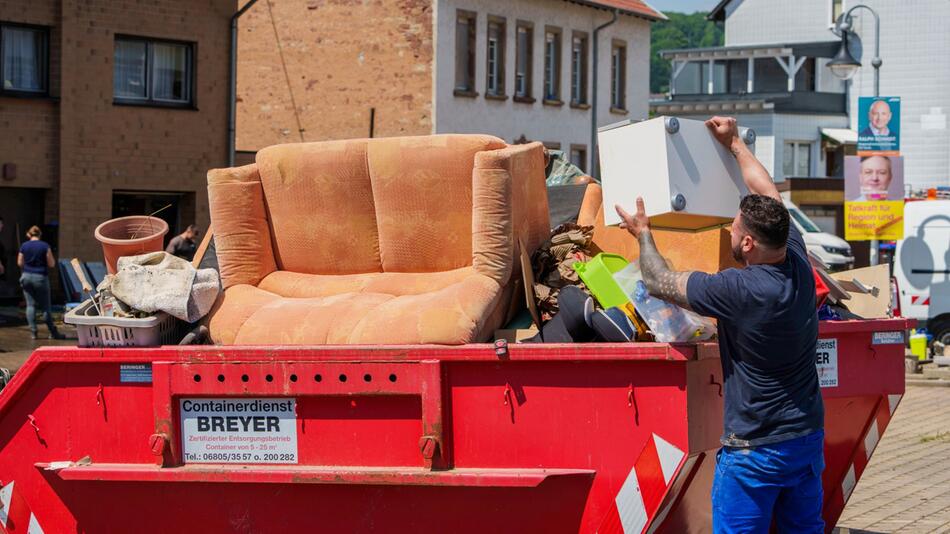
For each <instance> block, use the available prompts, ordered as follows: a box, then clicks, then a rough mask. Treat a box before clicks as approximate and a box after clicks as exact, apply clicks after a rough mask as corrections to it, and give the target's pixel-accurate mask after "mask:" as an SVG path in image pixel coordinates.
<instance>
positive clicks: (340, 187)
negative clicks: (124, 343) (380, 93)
mask: <svg viewBox="0 0 950 534" xmlns="http://www.w3.org/2000/svg"><path fill="white" fill-rule="evenodd" d="M208 195H209V200H210V208H211V221H212V228H213V231H214V238H215V248H216V251H217V256H218V264H219V268H220V272H221V278H222V283H223V286H224V293H223V296H222V297H221V298H220V299H219V301H218V303H217V304H216V306H215V308H214V310H213V311H212V313H211V317H210V321H209V329H210V332H211V337H212V339H213V340H214V341H215V342H216V343H219V344H298V345H299V344H417V343H436V344H448V345H454V344H463V343H469V342H479V341H486V340H488V339H489V338H490V337H491V335H492V333H493V331H494V330H495V329H496V328H498V327H499V326H501V325H502V323H503V322H504V321H505V320H506V318H507V316H508V315H509V313H510V310H511V308H512V299H513V298H514V295H515V291H514V289H515V285H516V282H517V281H518V280H519V279H520V272H521V269H520V266H519V265H520V264H519V261H518V258H519V254H520V248H519V243H524V246H525V247H526V248H527V249H528V251H529V252H530V251H532V250H534V249H535V248H536V247H537V246H539V245H540V244H541V243H542V242H543V241H544V240H545V239H546V238H547V237H548V233H549V230H550V229H549V223H548V205H547V193H546V190H545V185H544V159H543V152H542V146H541V144H540V143H531V144H527V145H513V146H508V145H506V144H505V142H504V141H502V140H501V139H498V138H495V137H491V136H484V135H436V136H423V137H402V138H384V139H355V140H347V141H330V142H322V143H297V144H286V145H276V146H272V147H268V148H265V149H263V150H261V151H260V152H258V154H257V158H256V162H255V163H253V164H250V165H246V166H243V167H235V168H229V169H214V170H211V171H209V173H208Z"/></svg>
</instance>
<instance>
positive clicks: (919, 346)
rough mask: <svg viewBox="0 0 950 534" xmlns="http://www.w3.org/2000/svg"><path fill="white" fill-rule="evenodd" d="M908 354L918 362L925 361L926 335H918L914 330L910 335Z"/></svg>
mask: <svg viewBox="0 0 950 534" xmlns="http://www.w3.org/2000/svg"><path fill="white" fill-rule="evenodd" d="M910 352H911V353H912V354H913V355H914V356H917V359H918V360H926V359H927V334H918V333H916V330H915V331H913V333H911V335H910Z"/></svg>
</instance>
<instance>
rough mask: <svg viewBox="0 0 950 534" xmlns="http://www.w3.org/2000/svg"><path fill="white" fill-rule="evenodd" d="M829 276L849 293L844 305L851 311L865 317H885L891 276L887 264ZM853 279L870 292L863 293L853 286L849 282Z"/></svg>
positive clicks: (889, 301) (889, 298) (889, 294)
mask: <svg viewBox="0 0 950 534" xmlns="http://www.w3.org/2000/svg"><path fill="white" fill-rule="evenodd" d="M831 278H833V279H835V280H837V281H839V282H840V283H841V285H842V287H844V288H845V290H846V291H848V294H849V295H851V298H850V299H849V300H848V301H847V302H846V303H845V305H846V306H847V308H848V310H850V311H851V312H852V313H854V314H856V315H860V316H861V317H863V318H865V319H881V318H885V317H887V310H888V307H889V306H890V303H891V278H890V269H889V268H888V265H887V264H884V265H874V266H872V267H863V268H861V269H852V270H850V271H842V272H840V273H832V274H831ZM854 280H857V281H858V282H859V283H860V285H861V286H864V288H866V289H868V290H870V293H863V292H862V291H861V290H860V289H859V288H858V287H855V286H854V285H853V284H852V283H851V282H853V281H854Z"/></svg>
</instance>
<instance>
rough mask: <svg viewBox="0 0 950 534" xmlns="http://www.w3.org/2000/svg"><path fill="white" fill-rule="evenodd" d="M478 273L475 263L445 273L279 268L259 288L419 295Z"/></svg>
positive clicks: (293, 293) (311, 293) (290, 293)
mask: <svg viewBox="0 0 950 534" xmlns="http://www.w3.org/2000/svg"><path fill="white" fill-rule="evenodd" d="M473 274H475V270H474V269H473V268H472V267H463V268H461V269H455V270H452V271H445V272H441V273H366V274H344V275H336V276H334V275H322V274H301V273H291V272H288V271H277V272H274V273H271V274H270V275H269V276H267V277H266V278H264V279H263V280H262V281H261V283H260V284H259V285H258V287H259V288H261V289H263V290H265V291H269V292H271V293H274V294H277V295H280V296H282V297H293V298H308V297H325V296H329V295H338V294H340V293H383V294H386V295H393V296H397V297H398V296H402V295H419V294H422V293H427V292H430V291H436V290H439V289H443V288H446V287H448V286H450V285H453V284H456V283H458V282H461V281H462V280H464V279H465V278H467V277H469V276H472V275H473Z"/></svg>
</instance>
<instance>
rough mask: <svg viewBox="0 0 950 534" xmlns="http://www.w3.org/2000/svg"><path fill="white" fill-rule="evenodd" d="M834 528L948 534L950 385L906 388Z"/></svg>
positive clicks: (845, 532) (858, 533)
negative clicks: (836, 526) (892, 417)
mask: <svg viewBox="0 0 950 534" xmlns="http://www.w3.org/2000/svg"><path fill="white" fill-rule="evenodd" d="M838 527H839V532H840V533H841V534H849V533H850V534H864V533H891V532H901V533H904V532H906V533H925V532H934V533H937V532H941V533H943V532H950V387H915V386H908V387H907V393H906V394H905V395H904V398H903V400H902V401H901V404H900V406H899V407H898V408H897V412H896V413H895V414H894V419H892V420H891V424H890V425H889V426H888V427H887V430H886V431H885V432H884V436H883V437H882V438H881V443H880V445H878V447H877V450H876V451H875V452H874V456H872V457H871V463H870V464H869V465H868V469H867V471H865V472H864V475H863V476H862V477H861V480H860V481H859V482H858V485H857V487H856V488H855V490H854V493H853V494H852V495H851V499H850V500H849V501H848V505H847V507H845V509H844V513H843V514H842V515H841V519H840V520H839V521H838Z"/></svg>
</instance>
